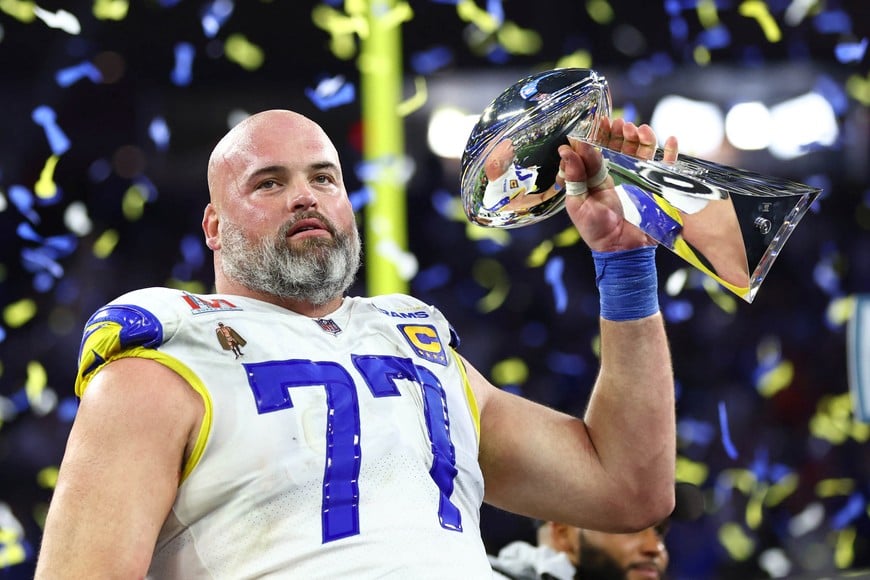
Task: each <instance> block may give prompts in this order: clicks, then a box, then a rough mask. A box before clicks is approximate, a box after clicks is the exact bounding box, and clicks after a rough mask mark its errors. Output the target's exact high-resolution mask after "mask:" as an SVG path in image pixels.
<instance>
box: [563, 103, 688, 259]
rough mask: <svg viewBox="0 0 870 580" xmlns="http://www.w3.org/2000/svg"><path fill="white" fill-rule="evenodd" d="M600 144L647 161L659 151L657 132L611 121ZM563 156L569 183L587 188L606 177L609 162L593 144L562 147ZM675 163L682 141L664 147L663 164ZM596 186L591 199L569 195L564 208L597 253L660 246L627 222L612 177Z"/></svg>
mask: <svg viewBox="0 0 870 580" xmlns="http://www.w3.org/2000/svg"><path fill="white" fill-rule="evenodd" d="M595 143H596V144H598V145H601V146H602V147H607V148H608V149H613V150H615V151H620V152H622V153H625V154H626V155H631V156H633V157H639V158H642V159H652V157H653V155H654V154H655V151H656V136H655V133H654V132H653V130H652V127H650V126H649V125H641V126H639V127H638V126H636V125H635V124H634V123H628V122H625V121H623V120H622V119H616V120H614V121H613V122H612V123H611V122H610V120H609V119H606V118H605V119H602V122H601V124H600V126H599V128H598V134H597V135H596V136H595ZM559 156H560V157H561V158H562V161H561V163H560V164H559V169H560V172H561V174H562V175H564V180H565V182H566V183H570V182H574V183H577V184H586V183H587V181H588V180H589V179H593V180H594V178H595V177H597V176H600V175H601V174H602V173H601V172H602V166H603V163H604V159H603V157H602V156H601V153H600V152H599V151H598V150H597V149H596V148H595V147H594V146H592V145H590V144H588V143H585V142H582V141H575V140H571V145H562V146H560V147H559ZM676 158H677V140H676V138H675V137H669V138H668V140H667V141H666V142H665V146H664V159H663V160H664V161H666V162H673V161H676ZM587 185H588V184H587ZM591 185H592V186H593V187H588V193H586V194H581V195H567V196H566V197H565V207H566V209H567V211H568V215H569V216H571V221H572V222H573V223H574V225H575V226H576V227H577V230H578V231H579V232H580V235H581V236H582V237H583V239H584V240H585V241H586V243H587V245H588V246H589V247H590V248H591V249H592V250H595V251H599V252H613V251H617V250H629V249H632V248H637V247H640V246H650V245H655V243H656V242H655V240H653V239H652V238H650V237H649V236H647V235H646V234H645V233H643V232H642V231H641V230H639V229H638V228H637V227H635V226H634V225H633V224H631V223H629V222H627V221H625V219H624V218H623V212H622V203H621V202H620V201H619V197H618V196H617V194H616V190H615V189H614V183H613V178H612V177H610V176H607V178H606V179H604V181H602V182H601V183H595V182H594V181H593V182H592V184H591ZM581 189H582V186H581Z"/></svg>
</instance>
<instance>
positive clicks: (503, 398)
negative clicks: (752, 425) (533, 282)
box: [36, 110, 676, 580]
mask: <svg viewBox="0 0 870 580" xmlns="http://www.w3.org/2000/svg"><path fill="white" fill-rule="evenodd" d="M614 125H615V124H614ZM619 127H620V128H619V130H618V131H617V130H616V129H615V127H614V130H613V131H612V134H611V135H610V136H609V137H610V138H609V139H608V143H609V146H610V147H616V148H624V149H625V150H634V151H637V150H638V149H645V150H648V151H649V153H650V154H651V153H652V150H653V149H654V145H655V135H654V134H653V132H652V129H650V128H649V127H647V126H641V127H636V126H635V125H633V124H631V123H625V124H621V125H620V126H619ZM373 130H376V128H373ZM673 151H674V154H676V151H675V149H673ZM559 155H560V159H561V161H560V168H559V169H560V171H561V172H562V174H563V175H564V179H565V184H566V185H565V187H566V191H569V193H570V197H569V199H568V200H567V202H566V209H567V211H568V214H569V216H570V219H571V220H572V222H573V223H574V225H575V227H576V228H577V230H578V232H579V234H580V235H581V237H582V238H583V240H584V241H585V242H586V244H587V246H588V247H589V249H590V250H591V251H592V252H593V258H594V261H595V265H596V282H597V285H598V289H599V296H600V300H601V316H600V321H599V324H600V330H601V341H600V357H601V363H600V364H601V366H600V371H599V374H598V376H597V379H596V381H595V384H594V386H593V389H592V393H591V395H590V398H589V401H588V405H587V410H586V412H585V414H584V416H583V417H582V418H580V417H574V416H570V415H568V414H565V413H562V412H558V411H556V410H555V409H552V408H548V407H546V406H543V405H540V404H537V403H535V402H533V401H531V400H528V399H525V398H523V397H520V396H517V395H514V394H511V393H509V392H507V391H504V390H501V389H498V388H496V387H495V386H494V385H492V384H491V383H490V382H489V381H488V380H486V379H485V378H484V376H483V375H482V374H481V373H480V372H479V371H477V370H476V369H475V368H474V367H473V366H472V365H471V364H469V363H468V362H467V361H466V360H465V359H464V358H463V357H462V356H461V355H460V354H459V339H458V335H457V333H456V332H455V331H454V329H453V327H452V326H451V325H450V323H449V322H448V321H447V319H446V318H445V317H444V316H443V315H442V313H441V312H440V311H439V310H437V309H436V308H434V307H432V306H430V305H428V304H425V303H423V302H421V301H420V300H417V299H415V298H413V297H410V296H406V295H399V294H394V295H386V296H374V297H357V296H347V295H346V294H345V293H346V291H347V290H348V288H350V286H351V285H352V283H353V281H354V278H355V276H356V272H357V269H358V267H359V264H360V253H361V243H360V237H359V233H358V231H357V224H356V216H355V215H354V212H353V208H352V206H351V203H350V200H349V199H348V195H347V191H346V189H345V185H344V180H343V178H342V170H341V164H340V162H339V159H338V153H337V151H336V149H335V146H334V145H333V143H332V141H331V140H330V139H329V137H328V136H327V135H326V133H325V132H324V131H323V129H322V128H321V127H320V126H319V125H317V124H316V123H315V122H314V121H312V120H310V119H308V118H306V117H304V116H302V115H300V114H298V113H294V112H291V111H284V110H271V111H264V112H262V113H258V114H256V115H253V116H251V117H249V118H247V119H246V120H244V121H242V122H241V123H240V124H238V125H237V126H236V127H234V128H233V129H232V130H230V131H229V133H228V134H227V135H226V136H224V137H223V139H221V140H220V142H219V143H218V144H217V146H216V147H215V149H214V151H213V152H212V155H211V157H210V160H209V165H208V186H209V192H210V203H209V204H208V205H207V206H206V208H205V213H204V216H203V219H202V229H203V233H204V236H205V242H206V245H207V246H208V247H209V248H210V249H211V250H212V251H213V253H214V268H215V289H216V292H217V293H215V294H208V295H197V294H192V293H190V292H185V291H183V290H177V289H172V288H146V289H140V290H135V291H132V292H129V293H127V294H125V295H123V296H121V297H119V298H117V299H115V300H113V301H111V302H110V303H109V304H107V305H106V306H104V307H102V308H100V309H99V310H98V311H97V312H96V313H95V314H94V315H93V316H92V317H91V319H90V321H89V322H88V323H87V325H86V328H85V332H84V337H83V340H82V344H81V349H80V351H79V369H78V374H77V378H76V384H75V392H76V394H77V395H78V396H79V397H80V398H81V404H80V406H79V410H78V413H77V416H76V418H75V421H74V424H73V427H72V431H71V433H70V436H69V440H68V443H67V447H66V451H65V454H64V458H63V461H62V464H61V467H60V472H59V475H58V480H57V487H56V489H55V492H54V496H53V498H52V501H51V506H50V508H49V511H48V515H47V519H46V523H45V532H44V535H43V542H42V547H41V552H40V555H39V560H38V563H37V570H36V576H37V578H39V579H47V578H60V577H63V578H141V577H143V576H149V577H153V578H170V579H171V578H184V579H191V578H232V579H234V580H235V579H241V578H260V577H267V576H268V577H282V578H287V577H298V578H323V577H329V578H355V579H356V578H448V577H456V578H489V577H491V575H492V570H491V568H490V565H489V561H488V558H487V555H486V550H485V547H484V544H483V540H482V537H481V532H480V507H481V504H482V502H484V501H486V502H488V503H489V504H491V505H493V506H497V507H499V508H501V509H505V510H509V511H512V512H515V513H519V514H524V515H528V516H531V517H537V518H542V519H555V520H559V521H565V522H569V523H571V524H572V525H576V526H583V527H584V528H595V529H605V530H609V531H636V530H640V529H643V528H646V527H648V526H649V525H651V524H652V523H653V522H657V521H660V520H661V519H662V518H664V517H666V516H667V515H668V514H669V513H670V512H671V510H672V509H673V505H674V487H673V486H674V472H675V466H674V465H675V461H674V458H675V456H676V449H675V448H676V433H675V431H676V429H675V404H674V385H673V372H672V368H671V363H670V353H669V349H668V343H667V338H666V334H665V329H664V323H663V320H662V316H661V314H660V312H659V307H658V284H657V278H656V270H655V259H654V258H655V256H654V250H655V244H654V242H652V241H651V240H650V239H649V238H648V237H647V236H646V235H645V234H643V233H642V232H641V231H640V230H638V229H637V228H635V227H634V226H632V225H631V224H629V223H627V222H626V221H625V220H624V219H623V216H622V215H621V213H620V211H619V202H618V200H616V193H615V192H614V189H613V187H614V186H613V180H612V179H606V178H602V179H600V180H599V179H596V180H593V179H592V178H591V177H587V176H601V175H604V174H605V167H604V166H603V161H602V157H601V154H600V152H599V151H597V150H596V149H595V148H594V147H590V146H585V145H583V144H576V145H573V146H569V145H563V146H561V147H560V148H559ZM587 181H588V184H587ZM221 325H223V326H224V327H226V328H232V330H233V332H234V333H235V334H236V336H237V337H238V338H235V339H234V340H235V341H236V343H237V346H240V345H242V344H243V343H242V340H243V341H244V344H243V345H244V353H243V354H244V356H242V352H241V350H240V349H233V348H232V346H231V345H230V349H229V350H226V347H227V345H229V342H228V341H227V340H226V335H225V334H223V332H220V331H218V332H217V333H216V331H215V329H216V328H217V329H221V328H222V326H221ZM227 333H229V330H228V331H227ZM242 337H244V338H242ZM580 392H582V391H581V389H580V387H579V386H578V393H580Z"/></svg>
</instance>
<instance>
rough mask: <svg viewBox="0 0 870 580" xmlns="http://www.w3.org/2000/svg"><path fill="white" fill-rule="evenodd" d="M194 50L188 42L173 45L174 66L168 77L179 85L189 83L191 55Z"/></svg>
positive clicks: (191, 66)
mask: <svg viewBox="0 0 870 580" xmlns="http://www.w3.org/2000/svg"><path fill="white" fill-rule="evenodd" d="M194 54H195V50H194V48H193V45H192V44H190V43H189V42H179V43H176V45H175V67H174V68H173V69H172V74H171V75H170V79H171V80H172V83H173V84H174V85H176V86H179V87H186V86H187V85H189V84H190V81H191V78H192V76H193V75H192V70H193V57H194Z"/></svg>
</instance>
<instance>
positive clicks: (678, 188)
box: [461, 68, 821, 302]
mask: <svg viewBox="0 0 870 580" xmlns="http://www.w3.org/2000/svg"><path fill="white" fill-rule="evenodd" d="M611 109H612V106H611V99H610V90H609V87H608V84H607V81H606V79H605V78H604V77H603V76H602V75H600V74H598V73H596V72H595V71H594V70H591V69H578V68H566V69H556V70H550V71H545V72H541V73H537V74H534V75H531V76H528V77H526V78H524V79H521V80H519V81H518V82H516V83H514V84H513V85H512V86H510V87H508V88H507V89H506V90H505V91H504V92H502V93H501V94H500V95H499V96H498V97H497V98H496V99H495V100H493V101H492V103H491V104H490V105H489V106H488V107H487V108H486V109H485V110H484V111H483V113H482V115H481V116H480V119H479V120H478V122H477V124H476V125H475V127H474V129H473V130H472V132H471V135H470V136H469V139H468V142H467V144H466V147H465V152H464V153H463V156H462V182H461V197H462V201H463V205H464V209H465V213H466V215H467V216H468V219H470V220H471V221H472V222H475V223H477V224H480V225H482V226H486V227H493V228H517V227H523V226H527V225H530V224H533V223H536V222H539V221H541V220H544V219H547V218H548V217H550V216H552V215H554V214H556V213H558V212H559V211H561V210H562V209H563V208H564V207H565V201H566V196H581V197H584V196H587V195H588V193H589V191H590V190H591V189H594V188H596V187H598V186H600V185H601V184H602V183H604V181H605V180H607V179H608V178H612V179H613V182H614V185H615V189H616V193H617V196H618V199H619V205H620V207H619V208H618V209H619V210H620V211H621V214H622V216H623V218H624V219H625V220H627V221H628V222H630V223H632V224H634V225H635V226H637V227H638V228H639V229H640V230H641V231H643V232H644V233H645V234H646V235H648V236H650V237H651V238H652V239H654V240H655V241H656V242H658V243H659V244H660V245H663V246H665V247H667V248H668V249H669V250H671V251H672V252H674V253H676V254H677V255H679V256H680V257H681V258H683V259H684V260H685V261H687V262H688V263H690V264H691V265H693V266H694V267H696V268H697V269H699V270H700V271H702V272H704V273H706V274H708V275H709V276H711V277H712V278H713V279H715V280H716V281H717V282H719V283H720V284H721V285H722V286H723V287H725V288H726V289H728V290H730V291H731V292H733V293H734V294H736V295H737V296H739V297H740V298H742V299H744V300H745V301H747V302H752V300H753V299H754V298H755V295H756V293H757V292H758V289H759V287H760V286H761V283H762V282H763V281H764V278H765V276H766V275H767V273H768V271H769V270H770V267H771V265H772V264H773V261H774V260H775V259H776V257H777V256H778V255H779V252H780V251H781V249H782V247H783V245H784V244H785V242H786V241H787V240H788V237H789V236H790V235H791V233H792V231H794V228H795V227H796V226H797V224H798V222H799V221H800V220H801V218H802V217H803V216H804V214H805V213H806V211H807V210H808V209H809V207H810V205H811V204H812V202H813V201H814V200H815V199H816V197H818V195H819V194H820V193H821V190H820V189H817V188H813V187H810V186H807V185H804V184H801V183H796V182H794V181H789V180H786V179H781V178H777V177H771V176H766V175H761V174H758V173H754V172H751V171H746V170H743V169H737V168H734V167H728V166H725V165H720V164H717V163H714V162H711V161H706V160H703V159H697V158H695V157H691V156H689V155H679V156H678V155H677V148H676V143H675V141H673V140H672V139H669V140H668V141H666V142H665V143H664V147H662V148H659V147H658V146H657V144H656V142H655V136H654V134H653V133H652V130H651V129H650V128H649V127H645V126H642V127H640V128H638V134H637V139H636V140H632V143H631V144H630V145H629V144H627V143H623V142H622V140H623V138H624V132H623V122H622V120H621V119H616V120H611V118H610V115H611ZM627 145H629V146H627ZM562 146H570V147H572V148H574V149H575V150H577V151H578V152H581V151H583V150H584V149H586V150H588V149H589V148H593V149H594V150H595V151H597V152H598V153H599V154H600V156H601V165H600V169H599V170H598V171H597V172H596V173H594V174H593V175H590V176H587V178H586V180H585V181H568V180H566V176H565V175H564V173H563V172H561V171H560V170H559V164H560V155H559V148H560V147H562Z"/></svg>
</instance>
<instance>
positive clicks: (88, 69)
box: [54, 61, 103, 87]
mask: <svg viewBox="0 0 870 580" xmlns="http://www.w3.org/2000/svg"><path fill="white" fill-rule="evenodd" d="M84 78H87V79H90V80H91V81H93V82H95V83H99V82H101V81H102V80H103V73H101V72H100V69H98V68H97V67H96V66H94V64H93V63H91V62H88V61H85V62H82V63H80V64H77V65H74V66H71V67H67V68H63V69H60V70H59V71H57V73H56V74H55V75H54V80H55V82H56V83H57V84H59V85H60V86H62V87H68V86H70V85H73V84H75V83H77V82H78V81H80V80H81V79H84Z"/></svg>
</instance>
